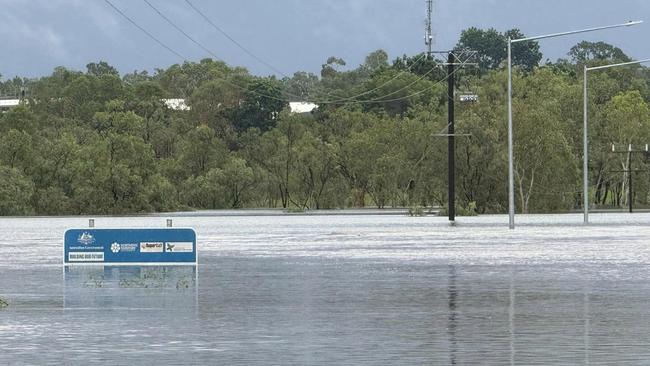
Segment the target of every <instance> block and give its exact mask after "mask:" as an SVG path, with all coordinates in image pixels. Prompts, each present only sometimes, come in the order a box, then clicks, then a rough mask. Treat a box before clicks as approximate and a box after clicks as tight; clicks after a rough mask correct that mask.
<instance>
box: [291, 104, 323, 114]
mask: <svg viewBox="0 0 650 366" xmlns="http://www.w3.org/2000/svg"><path fill="white" fill-rule="evenodd" d="M289 108H290V109H291V113H311V112H312V111H313V110H314V109H316V108H318V105H317V104H314V103H307V102H290V103H289Z"/></svg>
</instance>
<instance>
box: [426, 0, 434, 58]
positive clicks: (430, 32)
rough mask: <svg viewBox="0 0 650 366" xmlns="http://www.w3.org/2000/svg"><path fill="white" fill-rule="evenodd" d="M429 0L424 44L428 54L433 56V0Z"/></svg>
mask: <svg viewBox="0 0 650 366" xmlns="http://www.w3.org/2000/svg"><path fill="white" fill-rule="evenodd" d="M426 1H427V18H426V20H425V21H424V44H425V46H427V56H428V57H431V50H432V47H433V30H432V28H433V20H432V16H433V0H426Z"/></svg>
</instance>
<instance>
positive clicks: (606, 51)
mask: <svg viewBox="0 0 650 366" xmlns="http://www.w3.org/2000/svg"><path fill="white" fill-rule="evenodd" d="M568 55H569V57H571V60H572V61H573V62H574V63H577V64H584V63H587V62H589V61H593V60H596V61H611V62H629V61H632V59H631V58H630V57H629V56H628V55H626V54H625V52H623V50H621V49H620V48H618V47H615V46H612V45H611V44H609V43H605V42H589V41H582V42H580V43H578V44H577V45H575V46H573V47H571V50H570V51H569V53H568Z"/></svg>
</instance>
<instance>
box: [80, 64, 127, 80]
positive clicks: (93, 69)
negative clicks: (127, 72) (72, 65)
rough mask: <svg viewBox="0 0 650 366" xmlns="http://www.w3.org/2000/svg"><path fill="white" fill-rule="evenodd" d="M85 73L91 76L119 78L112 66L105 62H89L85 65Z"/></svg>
mask: <svg viewBox="0 0 650 366" xmlns="http://www.w3.org/2000/svg"><path fill="white" fill-rule="evenodd" d="M86 70H87V71H86V73H87V74H88V75H92V76H102V75H112V76H117V77H119V76H120V73H119V72H118V71H117V69H115V68H114V67H113V66H111V65H109V64H108V63H106V62H105V61H100V62H99V63H94V62H91V63H89V64H88V65H86Z"/></svg>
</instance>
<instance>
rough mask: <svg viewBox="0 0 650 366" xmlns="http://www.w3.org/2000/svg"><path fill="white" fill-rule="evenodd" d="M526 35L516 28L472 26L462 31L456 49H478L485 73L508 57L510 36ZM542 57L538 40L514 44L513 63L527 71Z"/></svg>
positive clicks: (481, 65)
mask: <svg viewBox="0 0 650 366" xmlns="http://www.w3.org/2000/svg"><path fill="white" fill-rule="evenodd" d="M524 37H525V36H524V34H523V33H522V32H521V31H520V30H519V29H516V28H515V29H511V30H508V31H506V32H504V33H499V32H498V31H497V30H496V29H494V28H490V29H487V30H483V29H479V28H476V27H471V28H468V29H465V30H463V31H462V32H461V34H460V40H459V41H458V43H457V44H456V49H457V50H459V51H462V50H466V49H467V50H471V51H476V52H477V57H478V64H479V67H480V69H481V71H482V72H483V73H485V72H486V71H487V70H493V69H496V68H498V67H499V66H501V63H502V62H503V61H504V60H506V59H507V57H508V38H511V39H519V38H524ZM541 59H542V53H541V52H540V51H539V43H538V42H536V41H530V42H523V43H515V44H513V46H512V64H513V65H516V66H520V67H521V68H522V69H524V70H526V71H531V70H532V69H533V68H534V67H536V66H537V65H538V64H539V61H540V60H541Z"/></svg>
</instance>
